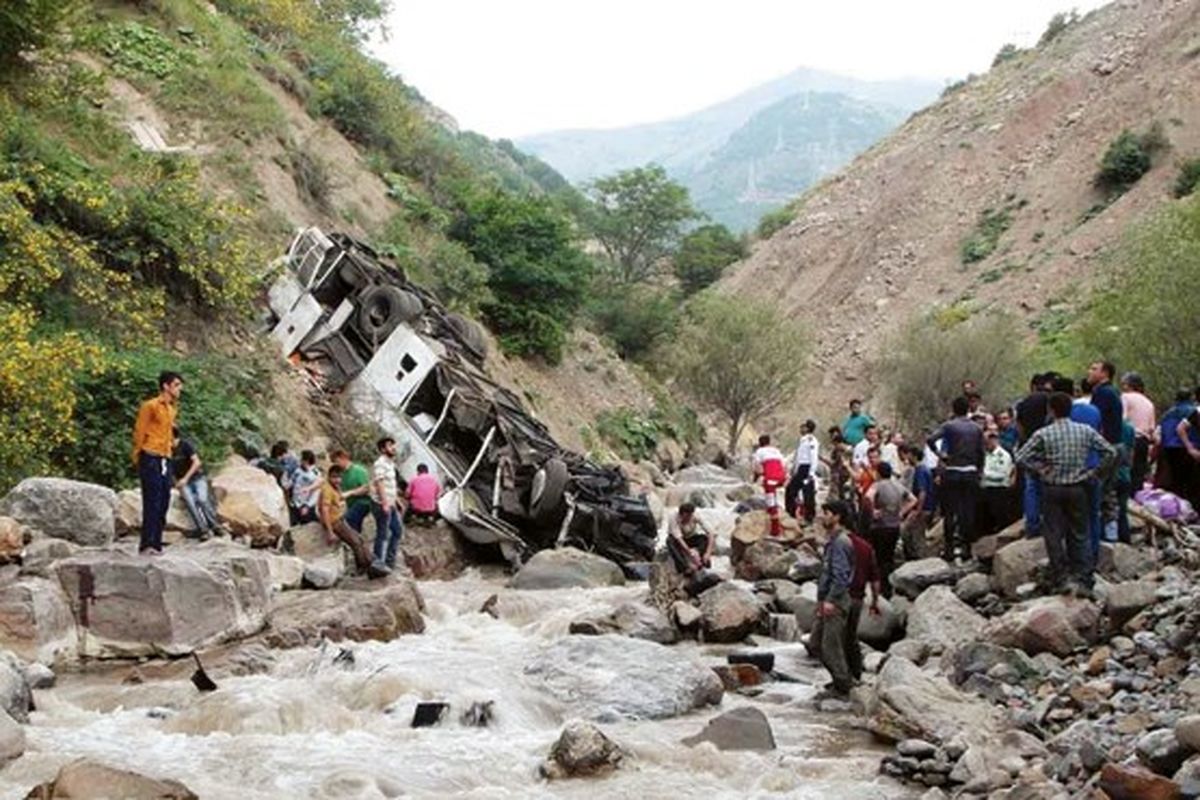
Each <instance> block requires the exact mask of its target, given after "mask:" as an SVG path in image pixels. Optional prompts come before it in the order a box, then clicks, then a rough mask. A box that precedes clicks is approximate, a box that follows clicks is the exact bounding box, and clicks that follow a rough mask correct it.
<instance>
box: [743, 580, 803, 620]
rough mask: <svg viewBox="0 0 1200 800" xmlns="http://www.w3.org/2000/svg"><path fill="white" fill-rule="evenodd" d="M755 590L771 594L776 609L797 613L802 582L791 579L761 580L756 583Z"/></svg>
mask: <svg viewBox="0 0 1200 800" xmlns="http://www.w3.org/2000/svg"><path fill="white" fill-rule="evenodd" d="M754 591H756V592H760V593H762V594H764V595H766V596H769V597H770V599H771V603H772V604H773V605H774V607H775V610H776V611H778V612H780V613H784V614H794V613H796V603H797V602H798V601H799V600H800V596H801V592H802V591H803V590H802V589H801V586H800V584H798V583H795V582H794V581H789V580H769V581H760V582H759V583H757V584H755V586H754Z"/></svg>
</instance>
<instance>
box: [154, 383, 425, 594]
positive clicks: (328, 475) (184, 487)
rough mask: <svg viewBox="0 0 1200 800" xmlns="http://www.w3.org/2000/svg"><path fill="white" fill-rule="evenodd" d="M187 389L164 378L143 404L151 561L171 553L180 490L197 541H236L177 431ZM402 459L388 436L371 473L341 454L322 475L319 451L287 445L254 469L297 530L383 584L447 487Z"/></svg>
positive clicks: (193, 452) (191, 447)
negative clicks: (366, 528)
mask: <svg viewBox="0 0 1200 800" xmlns="http://www.w3.org/2000/svg"><path fill="white" fill-rule="evenodd" d="M183 385H184V381H183V377H182V376H181V375H179V374H178V373H176V372H163V373H162V374H161V375H160V376H159V380H158V393H157V394H156V395H155V396H153V397H151V398H149V399H147V400H145V401H144V402H143V403H142V404H141V406H140V407H139V409H138V414H137V419H136V422H135V424H134V430H133V451H132V458H133V463H134V466H135V467H136V468H137V471H138V478H139V483H140V486H141V493H142V534H141V541H140V543H139V548H138V552H139V553H142V554H144V555H150V556H154V555H161V554H162V552H163V530H164V528H165V527H166V518H167V511H168V509H169V507H170V503H171V490H172V489H176V490H177V491H178V492H179V493H180V495H181V497H182V499H183V501H184V504H185V506H186V507H187V510H188V514H189V516H190V517H191V519H192V522H193V525H194V529H193V531H191V532H190V535H191V536H193V537H194V538H197V539H200V540H207V539H209V538H211V537H212V536H227V535H229V533H230V532H229V531H228V529H227V528H226V527H225V526H224V525H223V524H222V522H221V520H220V517H219V516H218V514H217V508H216V502H215V497H214V493H213V490H212V486H211V485H210V483H209V481H208V476H207V475H206V474H205V472H204V466H203V462H202V461H201V459H200V456H199V454H198V452H197V448H196V445H195V443H194V442H193V441H192V440H190V439H189V438H187V437H185V436H183V435H182V434H181V433H180V429H179V427H178V426H177V425H176V418H177V414H178V410H179V406H180V400H181V397H182V394H183ZM396 456H397V446H396V440H395V439H394V438H392V437H390V436H385V437H383V438H381V439H379V441H378V442H377V443H376V458H375V461H374V462H373V463H372V464H371V466H370V467H369V468H368V467H367V466H364V465H363V464H360V463H357V462H355V461H353V459H352V458H351V456H350V453H348V452H347V451H346V450H343V449H335V450H333V451H332V452H330V453H329V461H330V464H329V466H328V468H327V469H322V467H321V466H320V464H319V460H318V458H317V455H316V453H314V452H313V451H312V450H302V451H301V452H300V456H299V457H296V456H295V455H294V454H293V453H292V452H291V448H290V446H289V444H288V443H287V442H286V441H278V442H276V443H275V444H273V445H272V446H271V448H270V450H269V452H268V454H267V455H266V456H263V457H258V458H254V459H252V460H251V461H250V464H251V465H252V466H255V467H257V468H259V469H261V470H263V471H264V472H266V473H268V474H269V475H271V476H272V477H273V478H274V479H275V481H276V483H277V484H278V485H279V488H280V489H281V490H282V492H283V493H284V496H285V497H286V498H287V501H288V514H289V522H290V523H291V524H292V525H303V524H306V523H310V522H315V523H319V524H320V526H321V528H322V529H323V531H324V534H325V537H326V543H327V544H331V545H332V544H333V543H335V542H337V541H341V542H344V543H345V544H346V545H347V547H348V548H349V549H350V552H351V553H352V554H353V555H354V560H355V564H356V566H357V569H358V571H359V572H360V573H361V574H366V575H369V576H370V577H372V578H378V577H383V576H386V575H388V574H390V573H391V571H392V570H393V569H395V566H396V555H397V550H398V548H399V544H400V539H401V537H403V535H404V525H405V520H406V519H407V520H409V521H413V520H420V521H425V522H429V521H433V520H435V519H436V518H437V516H438V499H439V497H440V496H441V494H442V485H441V482H440V481H439V480H438V478H437V476H436V475H434V474H433V473H432V472H431V471H430V468H429V465H427V464H424V463H419V464H417V465H416V466H415V468H414V471H413V474H412V475H410V476H408V477H407V478H406V477H405V476H403V475H402V474H401V468H400V465H399V464H398V463H397V460H396ZM368 516H370V517H371V518H372V519H373V520H374V523H375V531H376V534H375V537H374V541H373V544H372V548H371V549H370V550H368V548H367V544H366V542H365V540H364V537H363V523H364V522H365V521H366V519H367V517H368Z"/></svg>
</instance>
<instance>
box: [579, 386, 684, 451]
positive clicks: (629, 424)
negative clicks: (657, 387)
mask: <svg viewBox="0 0 1200 800" xmlns="http://www.w3.org/2000/svg"><path fill="white" fill-rule="evenodd" d="M595 431H596V435H598V436H599V437H600V439H601V441H603V442H604V443H605V444H606V445H608V446H609V447H610V448H612V449H613V451H614V452H615V453H616V454H617V456H619V457H620V458H623V459H626V460H629V461H641V460H643V459H652V458H653V457H654V454H655V452H656V451H657V450H658V446H659V445H660V444H662V443H663V442H665V441H666V440H668V439H673V440H675V441H677V442H679V443H680V444H683V445H684V446H691V445H694V444H698V443H700V442H702V441H703V440H704V427H703V426H702V425H701V424H700V421H699V419H698V418H697V417H696V413H695V412H694V411H692V410H691V409H690V408H686V407H684V406H680V405H678V404H673V403H671V402H669V401H666V400H664V398H661V397H660V398H657V399H656V400H655V402H654V405H653V406H652V407H651V408H650V410H649V411H642V410H640V409H637V408H630V407H628V406H622V407H621V408H616V409H612V410H610V411H602V412H601V413H600V414H598V415H597V416H596V428H595Z"/></svg>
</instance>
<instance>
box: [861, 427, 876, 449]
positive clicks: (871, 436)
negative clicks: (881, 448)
mask: <svg viewBox="0 0 1200 800" xmlns="http://www.w3.org/2000/svg"><path fill="white" fill-rule="evenodd" d="M863 436H864V437H865V438H866V440H867V441H868V442H870V443H871V444H879V428H877V427H875V426H874V425H868V426H867V427H866V430H864V431H863Z"/></svg>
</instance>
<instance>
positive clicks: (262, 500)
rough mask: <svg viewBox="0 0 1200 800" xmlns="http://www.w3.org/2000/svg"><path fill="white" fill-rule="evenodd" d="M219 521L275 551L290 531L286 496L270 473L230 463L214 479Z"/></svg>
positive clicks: (255, 544)
mask: <svg viewBox="0 0 1200 800" xmlns="http://www.w3.org/2000/svg"><path fill="white" fill-rule="evenodd" d="M211 482H212V488H213V494H214V495H215V497H216V501H217V517H218V518H219V519H220V520H221V523H222V524H224V525H225V526H226V527H227V528H229V530H230V531H231V532H232V533H233V534H234V535H236V536H245V537H246V539H247V541H249V542H250V543H251V544H252V545H254V546H256V547H274V546H275V544H276V543H277V542H278V541H279V538H280V537H281V536H282V535H283V533H284V531H286V530H287V529H288V526H289V524H290V520H289V518H288V504H287V496H286V495H284V493H283V489H280V488H279V484H278V483H276V482H275V478H274V477H272V476H271V475H270V474H269V473H267V472H265V471H263V470H261V469H259V468H258V467H251V466H249V465H247V464H239V463H230V464H228V465H227V466H225V467H224V468H222V469H221V471H220V472H218V473H217V474H216V475H215V476H213V478H212V481H211Z"/></svg>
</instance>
